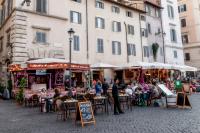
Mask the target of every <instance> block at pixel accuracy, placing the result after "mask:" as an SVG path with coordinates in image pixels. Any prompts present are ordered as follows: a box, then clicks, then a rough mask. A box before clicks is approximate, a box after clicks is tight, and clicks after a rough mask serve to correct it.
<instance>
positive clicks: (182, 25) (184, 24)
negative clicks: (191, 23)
mask: <svg viewBox="0 0 200 133" xmlns="http://www.w3.org/2000/svg"><path fill="white" fill-rule="evenodd" d="M181 27H186V19H185V18H183V19H181Z"/></svg>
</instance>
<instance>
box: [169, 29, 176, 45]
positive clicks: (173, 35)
mask: <svg viewBox="0 0 200 133" xmlns="http://www.w3.org/2000/svg"><path fill="white" fill-rule="evenodd" d="M170 36H171V41H172V42H177V37H176V30H175V29H171V30H170Z"/></svg>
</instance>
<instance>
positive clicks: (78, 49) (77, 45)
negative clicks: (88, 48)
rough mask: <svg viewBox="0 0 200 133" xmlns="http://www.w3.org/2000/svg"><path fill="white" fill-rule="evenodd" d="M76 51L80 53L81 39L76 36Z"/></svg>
mask: <svg viewBox="0 0 200 133" xmlns="http://www.w3.org/2000/svg"><path fill="white" fill-rule="evenodd" d="M74 51H80V38H79V36H77V35H74Z"/></svg>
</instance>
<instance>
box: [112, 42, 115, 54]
mask: <svg viewBox="0 0 200 133" xmlns="http://www.w3.org/2000/svg"><path fill="white" fill-rule="evenodd" d="M112 54H113V55H115V42H114V41H113V42H112Z"/></svg>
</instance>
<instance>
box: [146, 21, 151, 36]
mask: <svg viewBox="0 0 200 133" xmlns="http://www.w3.org/2000/svg"><path fill="white" fill-rule="evenodd" d="M147 29H148V33H149V34H151V24H150V23H148V24H147Z"/></svg>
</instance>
